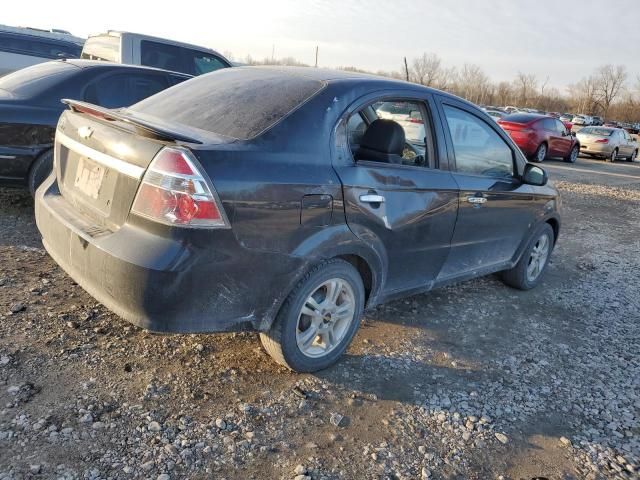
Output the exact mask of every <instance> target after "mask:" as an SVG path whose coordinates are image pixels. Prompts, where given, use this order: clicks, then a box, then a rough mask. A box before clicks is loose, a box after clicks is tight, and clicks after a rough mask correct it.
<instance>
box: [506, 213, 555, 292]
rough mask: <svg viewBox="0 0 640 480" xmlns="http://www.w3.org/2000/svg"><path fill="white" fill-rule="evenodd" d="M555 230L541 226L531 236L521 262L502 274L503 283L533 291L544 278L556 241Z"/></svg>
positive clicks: (546, 224) (544, 225) (545, 224)
mask: <svg viewBox="0 0 640 480" xmlns="http://www.w3.org/2000/svg"><path fill="white" fill-rule="evenodd" d="M554 237H555V235H554V233H553V228H551V225H549V224H548V223H544V224H542V225H540V226H539V227H538V228H537V229H536V230H535V231H534V233H533V235H531V239H530V240H529V244H528V245H527V248H526V250H525V251H524V253H523V254H522V257H521V258H520V261H518V263H517V264H516V266H515V267H513V268H512V269H510V270H505V271H504V272H502V281H503V282H504V283H506V284H507V285H509V286H510V287H513V288H517V289H518V290H531V289H532V288H534V287H536V286H537V285H538V283H540V280H541V279H542V277H543V276H544V272H545V271H546V268H547V265H548V264H549V258H550V257H551V252H552V251H553V245H554V241H555V238H554Z"/></svg>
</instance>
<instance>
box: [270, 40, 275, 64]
mask: <svg viewBox="0 0 640 480" xmlns="http://www.w3.org/2000/svg"><path fill="white" fill-rule="evenodd" d="M275 58H276V44H275V43H274V44H272V45H271V63H273V61H274V60H275Z"/></svg>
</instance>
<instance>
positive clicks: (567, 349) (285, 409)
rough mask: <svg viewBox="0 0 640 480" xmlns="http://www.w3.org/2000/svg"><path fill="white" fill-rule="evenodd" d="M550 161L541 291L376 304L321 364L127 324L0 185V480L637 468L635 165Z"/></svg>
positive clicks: (551, 474)
mask: <svg viewBox="0 0 640 480" xmlns="http://www.w3.org/2000/svg"><path fill="white" fill-rule="evenodd" d="M543 166H544V167H545V168H547V169H548V171H549V174H550V177H551V179H552V181H554V182H555V184H556V186H557V187H558V188H559V189H560V191H561V193H562V197H563V222H564V223H563V226H562V229H561V237H560V240H559V243H558V245H557V248H556V250H555V252H554V254H553V257H552V263H551V264H550V267H549V270H548V271H547V275H546V278H545V279H544V282H543V284H542V285H541V286H540V287H539V288H537V289H535V290H533V291H530V292H520V291H516V290H513V289H510V288H508V287H506V286H505V285H503V284H502V283H501V282H500V280H499V279H498V277H497V276H491V277H487V278H482V279H478V280H475V281H470V282H466V283H463V284H459V285H456V286H452V287H448V288H445V289H442V290H437V291H433V292H430V293H428V294H424V295H419V296H416V297H412V298H409V299H406V300H401V301H397V302H394V303H390V304H387V305H384V306H381V307H379V308H377V309H375V310H373V311H370V312H368V313H367V315H366V319H365V320H364V323H363V326H362V328H361V329H360V331H359V333H358V334H357V336H356V338H355V340H354V343H353V345H352V347H351V348H350V350H349V352H348V355H347V356H346V358H345V359H344V360H342V361H341V362H339V363H338V364H337V365H336V366H334V367H332V368H330V369H329V370H327V371H324V372H321V373H319V374H317V375H298V374H293V373H291V372H289V371H287V370H285V369H283V368H281V367H279V366H277V365H276V364H275V363H274V362H273V361H271V359H270V358H269V357H268V356H267V354H266V353H264V351H263V350H262V349H261V347H260V345H259V341H258V338H257V335H255V334H251V333H243V334H225V335H171V336H168V335H154V334H150V333H148V332H145V331H144V330H141V329H139V328H137V327H134V326H131V325H129V324H127V323H126V322H124V321H123V320H120V319H119V318H118V317H116V316H115V315H113V314H111V313H110V312H109V311H107V310H106V309H105V308H104V307H102V306H101V305H100V304H98V303H97V302H96V301H95V300H94V299H92V298H91V297H90V296H89V295H88V294H86V293H85V292H84V291H83V290H82V289H81V288H80V287H78V286H77V285H76V284H75V283H74V282H73V281H72V280H71V279H70V278H69V277H68V276H67V275H66V274H65V273H64V272H63V271H62V270H61V269H60V268H58V267H57V266H56V265H55V263H54V262H53V261H52V260H51V259H50V258H49V257H48V256H47V254H46V253H45V252H44V251H43V250H42V246H41V244H40V239H39V235H38V232H37V229H36V227H35V224H34V219H33V205H32V201H31V199H30V197H29V196H28V195H27V194H25V193H23V192H20V191H17V190H9V189H5V190H1V189H0V479H1V480H8V479H27V478H62V479H75V478H78V479H107V478H112V479H120V478H123V479H126V478H145V479H147V478H151V479H158V480H167V479H182V478H190V479H205V478H207V479H208V478H216V479H218V478H226V479H248V478H255V479H271V478H274V479H280V478H283V479H289V478H291V479H293V478H296V479H298V480H303V479H310V478H311V479H314V480H316V479H369V478H371V479H374V478H376V479H377V478H388V479H414V478H416V479H418V478H422V479H426V478H434V479H445V478H446V479H498V478H502V479H514V480H520V479H526V480H530V479H549V480H551V479H564V480H568V479H600V478H621V479H632V478H640V474H639V473H638V472H640V295H639V291H640V254H639V253H638V252H640V164H638V163H635V164H629V163H626V162H620V163H616V164H613V165H611V164H606V163H604V162H602V161H595V160H588V159H584V158H581V159H579V161H578V163H576V164H575V165H568V164H564V163H562V162H555V161H549V162H547V163H545V164H543Z"/></svg>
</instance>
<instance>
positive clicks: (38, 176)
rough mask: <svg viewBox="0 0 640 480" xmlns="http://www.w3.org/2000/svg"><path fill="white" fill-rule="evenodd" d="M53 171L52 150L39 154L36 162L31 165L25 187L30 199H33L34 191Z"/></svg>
mask: <svg viewBox="0 0 640 480" xmlns="http://www.w3.org/2000/svg"><path fill="white" fill-rule="evenodd" d="M52 169H53V150H52V149H50V150H47V151H46V152H44V153H42V154H40V156H39V157H38V158H36V161H35V162H33V164H32V165H31V170H29V176H28V177H27V185H28V186H29V192H30V193H31V196H32V197H35V195H36V190H37V189H38V187H39V186H40V185H41V184H42V182H44V181H45V180H46V179H47V177H48V176H49V175H50V174H51V170H52Z"/></svg>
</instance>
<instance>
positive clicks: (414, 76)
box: [409, 53, 442, 87]
mask: <svg viewBox="0 0 640 480" xmlns="http://www.w3.org/2000/svg"><path fill="white" fill-rule="evenodd" d="M441 75H442V60H441V59H440V57H438V55H436V54H435V53H428V54H427V53H423V54H422V56H421V57H418V58H414V59H413V63H412V66H411V69H410V76H409V77H410V79H411V81H412V82H415V83H419V84H420V85H426V86H427V87H432V86H435V85H436V84H437V83H438V82H439V80H440V77H441Z"/></svg>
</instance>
